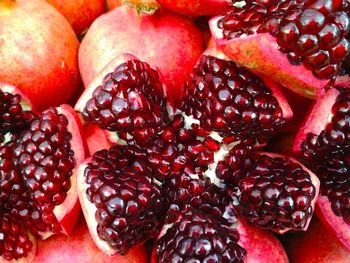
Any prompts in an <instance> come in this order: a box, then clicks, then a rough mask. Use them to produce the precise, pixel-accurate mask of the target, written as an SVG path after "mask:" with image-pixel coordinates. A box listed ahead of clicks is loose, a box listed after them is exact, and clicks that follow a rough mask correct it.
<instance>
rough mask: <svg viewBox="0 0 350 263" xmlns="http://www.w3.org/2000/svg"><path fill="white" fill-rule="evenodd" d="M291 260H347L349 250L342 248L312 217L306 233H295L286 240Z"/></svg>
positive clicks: (302, 262)
mask: <svg viewBox="0 0 350 263" xmlns="http://www.w3.org/2000/svg"><path fill="white" fill-rule="evenodd" d="M286 250H287V252H288V256H289V258H290V260H291V262H295V263H328V262H348V261H349V260H350V252H349V251H348V250H346V249H345V248H343V247H342V246H341V244H340V243H339V241H338V240H337V239H336V238H334V236H332V235H331V234H330V233H329V232H328V231H327V229H325V228H324V226H323V225H322V224H321V223H320V222H319V221H317V220H316V219H314V220H313V221H312V222H311V225H310V228H309V230H308V232H306V233H297V234H294V235H293V236H291V238H290V239H288V240H287V241H286Z"/></svg>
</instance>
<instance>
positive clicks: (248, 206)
mask: <svg viewBox="0 0 350 263" xmlns="http://www.w3.org/2000/svg"><path fill="white" fill-rule="evenodd" d="M251 158H252V160H253V165H252V169H251V170H250V171H249V172H248V173H247V175H246V177H245V178H244V179H242V180H241V181H240V182H239V191H240V196H239V203H240V209H241V214H242V216H244V217H246V218H247V219H248V220H249V221H250V222H251V223H252V224H255V225H257V226H259V227H262V228H268V229H274V230H285V229H293V230H301V229H303V228H304V227H305V226H306V224H307V222H308V220H309V219H310V218H311V216H312V214H313V208H312V204H311V202H312V200H313V199H314V198H315V195H316V188H315V186H314V185H313V183H312V181H311V177H310V175H309V173H308V172H306V171H305V170H304V169H303V168H302V167H301V166H300V165H299V164H297V163H294V162H293V161H291V160H288V159H286V158H282V157H270V156H267V155H264V154H257V153H255V154H253V155H252V157H251Z"/></svg>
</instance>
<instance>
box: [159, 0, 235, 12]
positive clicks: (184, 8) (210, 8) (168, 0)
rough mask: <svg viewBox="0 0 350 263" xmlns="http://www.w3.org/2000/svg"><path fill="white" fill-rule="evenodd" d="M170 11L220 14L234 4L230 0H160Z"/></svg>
mask: <svg viewBox="0 0 350 263" xmlns="http://www.w3.org/2000/svg"><path fill="white" fill-rule="evenodd" d="M158 2H159V3H160V4H161V5H162V6H164V7H165V8H167V9H169V10H170V11H172V12H174V13H178V14H182V15H187V16H206V15H211V16H212V15H218V14H220V13H221V12H223V11H224V10H225V9H226V8H227V7H229V6H231V5H232V1H230V0H204V1H203V0H180V1H175V0H158Z"/></svg>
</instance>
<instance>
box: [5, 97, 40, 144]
mask: <svg viewBox="0 0 350 263" xmlns="http://www.w3.org/2000/svg"><path fill="white" fill-rule="evenodd" d="M34 118H35V114H34V113H33V112H31V111H27V110H24V109H23V108H22V105H21V96H20V95H18V94H15V95H13V94H11V93H8V92H3V91H1V90H0V134H1V135H5V134H6V133H8V132H11V133H14V134H15V133H18V132H21V131H22V130H23V129H24V128H26V127H27V126H28V125H29V123H30V122H31V121H32V120H33V119H34ZM0 142H1V138H0Z"/></svg>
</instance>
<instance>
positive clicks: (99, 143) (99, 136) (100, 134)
mask: <svg viewBox="0 0 350 263" xmlns="http://www.w3.org/2000/svg"><path fill="white" fill-rule="evenodd" d="M84 136H85V138H86V142H87V144H88V148H89V153H90V155H93V154H94V153H95V152H97V151H100V150H103V149H109V148H110V147H111V146H112V144H111V143H109V142H108V141H107V138H106V135H105V131H104V130H102V129H101V128H100V127H98V126H96V125H91V124H86V125H85V126H84Z"/></svg>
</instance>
